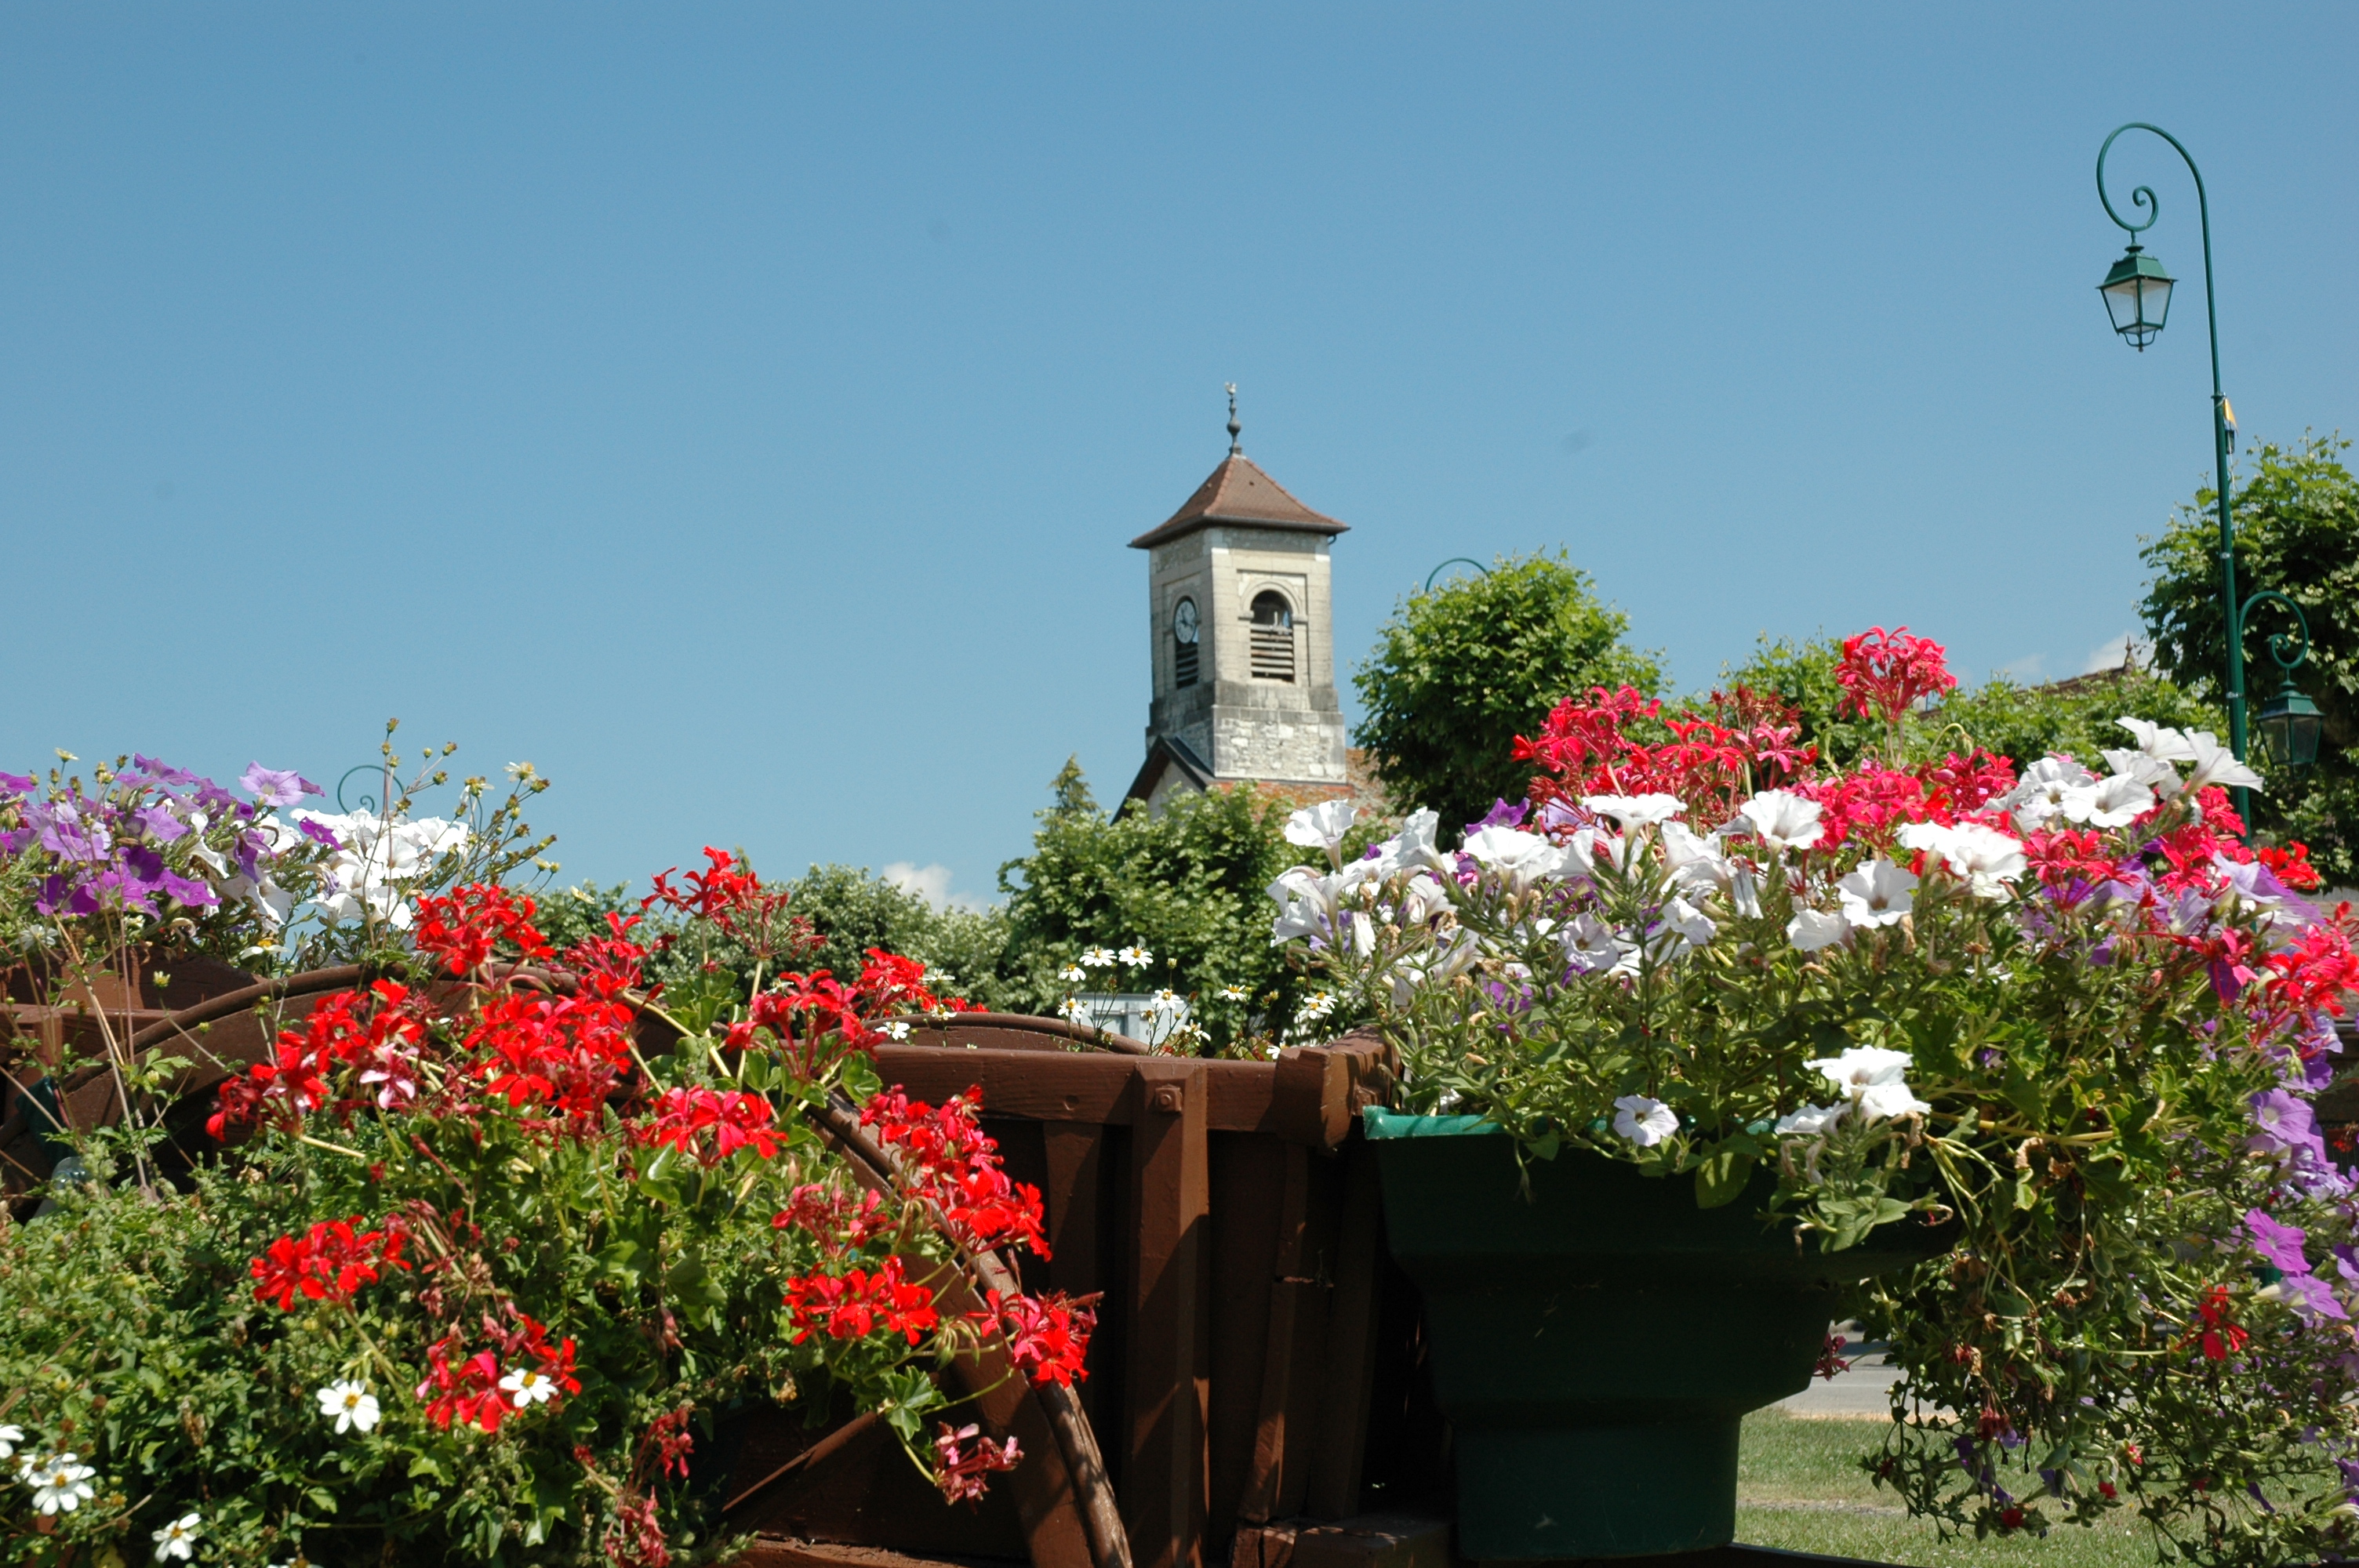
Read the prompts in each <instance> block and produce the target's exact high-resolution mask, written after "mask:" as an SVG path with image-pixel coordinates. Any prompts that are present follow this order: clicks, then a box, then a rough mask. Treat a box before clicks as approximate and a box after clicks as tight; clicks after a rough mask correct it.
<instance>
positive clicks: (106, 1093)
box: [0, 964, 1147, 1568]
mask: <svg viewBox="0 0 2359 1568" xmlns="http://www.w3.org/2000/svg"><path fill="white" fill-rule="evenodd" d="M374 977H375V971H374V970H372V969H369V968H364V967H363V966H360V965H350V964H347V965H339V966H336V967H333V968H321V969H311V970H306V971H304V972H302V973H299V974H294V975H287V976H282V977H279V978H277V979H270V980H260V981H255V982H253V983H251V984H248V985H245V986H241V987H237V988H235V989H228V990H223V991H220V992H218V993H217V994H214V995H211V996H207V997H205V998H203V999H201V1000H198V1001H196V1002H193V1003H191V1004H190V1005H188V1006H185V1007H181V1008H179V1009H176V1010H173V1011H168V1012H165V1013H164V1014H163V1016H161V1017H157V1016H155V1010H146V1009H142V1010H136V1011H134V1010H126V1011H125V1017H124V1022H125V1026H126V1028H127V1027H128V1026H129V1024H130V1022H132V1020H135V1019H136V1020H137V1021H138V1026H137V1027H136V1029H131V1030H130V1031H129V1033H128V1038H127V1039H126V1040H125V1041H124V1042H123V1044H122V1045H121V1046H120V1047H119V1048H120V1049H121V1050H122V1051H124V1052H125V1054H130V1055H136V1054H138V1053H140V1052H142V1051H145V1050H147V1049H149V1048H150V1047H153V1046H157V1045H160V1044H165V1043H167V1042H169V1041H172V1040H174V1039H176V1038H178V1039H185V1040H187V1041H189V1042H190V1044H192V1045H195V1046H196V1048H197V1049H198V1050H200V1051H201V1052H202V1054H203V1056H204V1057H205V1058H207V1059H206V1060H202V1061H201V1062H200V1063H199V1064H198V1065H195V1066H192V1067H190V1069H188V1070H187V1071H185V1072H184V1073H182V1075H181V1076H180V1079H179V1082H178V1083H177V1084H176V1085H175V1086H174V1090H175V1092H174V1095H173V1097H172V1098H173V1107H174V1108H173V1109H172V1110H170V1111H168V1112H167V1115H166V1125H167V1128H168V1130H169V1129H170V1128H171V1127H172V1125H173V1124H174V1123H175V1122H182V1123H185V1122H186V1121H187V1120H188V1119H189V1118H190V1113H189V1112H188V1111H186V1110H182V1109H180V1108H181V1107H192V1108H193V1107H201V1106H202V1105H203V1104H204V1103H205V1101H204V1098H203V1097H204V1096H205V1095H206V1094H207V1093H208V1092H209V1091H211V1090H212V1088H214V1087H216V1086H217V1085H219V1084H220V1083H221V1082H222V1081H223V1080H224V1079H226V1078H227V1077H229V1076H232V1075H233V1074H234V1073H235V1072H237V1071H238V1070H240V1069H241V1068H242V1067H245V1066H248V1065H253V1064H254V1063H256V1062H260V1061H264V1060H266V1059H267V1058H268V1056H269V1054H270V1051H271V1048H272V1044H273V1042H274V1039H275V1033H274V1032H273V1031H272V1030H270V1029H268V1028H266V1027H263V1026H262V1022H261V1020H260V1019H259V1017H256V1018H255V1026H254V1027H253V1028H252V1029H250V1030H245V1029H240V1030H236V1031H233V1032H229V1033H225V1034H224V1035H223V1037H222V1038H221V1039H220V1040H219V1041H218V1042H217V1043H216V1042H214V1041H212V1040H210V1039H208V1038H207V1037H206V1036H205V1035H202V1034H200V1033H198V1032H199V1031H200V1030H201V1029H203V1028H204V1027H205V1026H208V1025H211V1024H213V1023H216V1022H220V1021H223V1020H225V1019H232V1018H237V1017H239V1016H240V1015H243V1014H250V1013H254V1012H255V1011H256V1010H258V1009H260V1008H262V1007H263V1006H265V1005H266V1004H270V1003H284V1002H290V1001H297V1000H306V999H310V998H313V997H319V996H325V995H328V994H331V993H332V992H335V991H340V990H346V989H351V988H353V987H354V986H357V985H361V984H364V983H365V982H366V981H368V980H369V979H373V978H374ZM502 978H504V979H517V980H521V981H523V982H524V983H525V984H527V985H528V986H533V987H536V988H538V989H549V990H558V991H571V990H572V989H576V988H575V985H574V983H573V982H572V979H571V977H570V976H562V975H557V974H553V973H550V972H549V971H546V970H539V969H534V968H517V969H515V970H510V971H507V972H506V973H505V974H504V975H503V977H502ZM622 1000H625V1001H627V1002H630V1003H632V1004H633V1005H634V1006H636V1007H638V1008H640V1009H642V1010H645V1009H646V1008H647V999H646V998H645V997H642V996H638V995H636V993H625V996H624V998H623V999H622ZM110 1011H112V1010H110ZM966 1016H967V1017H968V1018H970V1019H971V1020H973V1022H978V1023H986V1024H990V1025H995V1026H998V1027H1001V1028H1005V1029H1007V1030H1009V1031H1010V1032H1011V1033H1014V1032H1017V1031H1021V1032H1023V1033H1029V1034H1032V1035H1036V1036H1037V1035H1039V1034H1042V1033H1048V1034H1050V1035H1061V1036H1063V1037H1065V1038H1067V1039H1070V1040H1071V1042H1072V1043H1073V1044H1074V1045H1075V1046H1079V1047H1082V1048H1084V1049H1087V1048H1092V1047H1094V1048H1097V1049H1103V1050H1109V1051H1114V1052H1117V1053H1121V1054H1144V1053H1145V1052H1146V1051H1147V1047H1146V1046H1144V1045H1142V1044H1139V1043H1138V1042H1136V1041H1133V1040H1128V1039H1125V1038H1124V1037H1122V1036H1119V1035H1114V1034H1109V1033H1106V1032H1104V1031H1103V1030H1097V1029H1093V1028H1090V1027H1089V1026H1087V1025H1076V1024H1068V1023H1065V1022H1062V1021H1059V1020H1048V1019H1036V1018H1020V1017H1017V1016H1016V1015H1002V1014H970V1015H966ZM640 1020H641V1028H642V1030H643V1031H645V1030H649V1029H652V1030H653V1031H655V1032H658V1033H660V1034H662V1035H663V1036H665V1037H667V1038H669V1036H670V1035H671V1034H672V1033H673V1032H672V1030H671V1029H670V1027H669V1020H668V1019H666V1018H665V1017H664V1016H663V1015H662V1014H661V1013H660V1012H656V1011H641V1013H640ZM16 1101H17V1103H16V1106H15V1107H14V1108H12V1109H11V1112H10V1115H9V1117H8V1118H7V1119H6V1120H5V1122H0V1149H5V1148H6V1147H7V1145H8V1144H9V1142H10V1141H12V1140H15V1139H17V1138H19V1137H20V1136H23V1135H25V1134H27V1133H31V1134H33V1135H35V1136H36V1137H38V1136H39V1135H40V1133H41V1132H42V1131H43V1129H42V1128H40V1127H38V1125H36V1124H35V1122H34V1119H35V1118H39V1119H42V1120H47V1119H48V1117H47V1116H46V1115H44V1113H43V1111H42V1110H41V1109H40V1108H39V1107H38V1105H37V1104H36V1103H35V1102H34V1098H33V1096H32V1095H31V1094H30V1092H29V1091H27V1090H23V1089H21V1088H20V1092H19V1093H18V1095H17V1097H16ZM55 1101H56V1111H55V1112H54V1114H55V1115H56V1116H57V1117H58V1118H59V1119H60V1120H62V1122H63V1124H64V1130H75V1129H81V1128H87V1127H94V1126H101V1125H105V1124H108V1123H111V1122H113V1121H114V1120H115V1119H118V1118H120V1117H121V1116H122V1115H123V1113H124V1103H123V1098H122V1096H121V1094H120V1093H119V1092H118V1090H117V1088H116V1084H115V1080H114V1076H113V1073H112V1071H111V1069H110V1067H109V1065H107V1064H105V1063H100V1064H96V1065H89V1066H85V1067H82V1068H81V1069H79V1070H77V1071H76V1072H75V1073H73V1074H71V1076H68V1077H67V1078H65V1080H64V1081H63V1083H62V1084H61V1085H60V1087H59V1091H58V1092H57V1093H56V1095H55ZM804 1115H805V1117H806V1118H807V1119H809V1120H810V1122H811V1123H812V1125H813V1126H814V1128H815V1129H816V1130H818V1131H819V1132H820V1133H821V1137H822V1138H824V1139H825V1140H826V1141H828V1143H829V1144H830V1145H831V1146H832V1147H833V1148H835V1149H836V1150H837V1151H838V1152H840V1153H842V1154H843V1156H844V1157H845V1159H846V1160H847V1162H849V1164H850V1165H851V1168H852V1171H853V1176H854V1178H855V1179H856V1180H858V1181H859V1182H860V1183H861V1184H862V1185H864V1186H865V1187H869V1188H871V1189H874V1190H877V1191H880V1192H887V1193H889V1192H890V1191H891V1190H892V1188H893V1186H894V1183H895V1178H896V1177H897V1174H898V1173H899V1165H898V1162H897V1157H896V1156H895V1155H894V1154H893V1153H892V1152H889V1151H887V1150H885V1149H883V1148H881V1147H880V1146H879V1145H878V1144H877V1143H876V1142H875V1141H874V1140H873V1139H871V1138H870V1137H869V1136H868V1134H867V1133H866V1131H865V1130H864V1129H863V1128H862V1127H861V1125H860V1118H859V1113H858V1110H857V1108H855V1107H853V1105H852V1103H851V1102H850V1101H849V1100H848V1099H846V1098H844V1097H843V1096H842V1095H841V1094H837V1095H835V1096H833V1097H832V1098H831V1102H830V1103H829V1104H827V1105H825V1106H821V1107H807V1108H804ZM58 1130H59V1129H56V1128H50V1129H48V1131H49V1133H50V1134H52V1135H54V1134H55V1133H56V1132H57V1131H58ZM182 1130H185V1127H183V1128H182ZM207 1141H208V1142H210V1141H211V1140H210V1139H208V1140H207ZM174 1144H175V1147H179V1145H178V1141H177V1140H175V1141H174ZM181 1153H182V1154H183V1156H184V1157H193V1153H194V1152H193V1151H190V1150H187V1149H182V1150H181ZM961 1261H962V1264H963V1268H962V1269H961V1270H957V1271H953V1272H952V1274H951V1280H950V1281H949V1282H948V1283H947V1284H945V1285H944V1286H943V1287H942V1288H941V1289H940V1290H938V1291H937V1292H936V1294H937V1297H938V1299H939V1300H940V1303H941V1305H942V1309H943V1311H944V1312H946V1313H949V1314H974V1315H977V1316H982V1315H985V1313H984V1302H983V1299H982V1293H983V1292H987V1291H996V1292H999V1293H1001V1294H1002V1295H1013V1294H1015V1293H1016V1292H1017V1290H1018V1289H1019V1286H1018V1283H1017V1281H1016V1274H1015V1271H1013V1270H1012V1269H1010V1268H1009V1267H1008V1265H1007V1264H1006V1261H1005V1260H1002V1259H1001V1258H999V1257H998V1256H997V1255H996V1254H995V1253H992V1252H989V1251H979V1252H966V1253H963V1255H962V1259H961ZM950 1376H951V1379H952V1380H953V1381H954V1382H955V1383H957V1384H958V1385H959V1386H960V1388H961V1390H962V1391H963V1392H964V1394H965V1395H966V1397H967V1398H969V1399H971V1400H973V1401H974V1404H975V1407H976V1411H977V1413H978V1414H979V1415H980V1416H981V1417H982V1420H983V1423H984V1424H985V1425H986V1426H987V1427H988V1428H989V1429H990V1430H991V1432H992V1433H993V1435H994V1436H995V1437H998V1438H1006V1437H1007V1436H1011V1435H1012V1436H1014V1437H1015V1438H1016V1441H1017V1443H1018V1444H1019V1445H1020V1447H1021V1448H1022V1450H1023V1452H1024V1454H1025V1456H1026V1460H1025V1462H1024V1463H1022V1464H1019V1465H1017V1467H1016V1471H1015V1473H1014V1475H1013V1476H1011V1482H1012V1487H1013V1490H1014V1493H1015V1500H1016V1510H1017V1513H1018V1516H1019V1518H1020V1519H1021V1520H1022V1524H1023V1530H1024V1534H1025V1537H1026V1542H1027V1547H1028V1549H1029V1552H1030V1557H1031V1561H1032V1563H1034V1565H1035V1568H1131V1559H1130V1549H1129V1543H1128V1541H1127V1538H1126V1537H1125V1534H1124V1531H1123V1525H1122V1517H1121V1512H1120V1509H1119V1508H1118V1507H1117V1505H1116V1503H1115V1499H1114V1488H1113V1486H1112V1484H1111V1483H1110V1482H1109V1481H1108V1479H1107V1476H1106V1472H1105V1464H1104V1460H1103V1456H1102V1455H1101V1454H1100V1452H1099V1448H1098V1444H1097V1437H1096V1433H1094V1432H1093V1430H1092V1428H1091V1425H1090V1421H1089V1416H1088V1414H1087V1412H1085V1411H1083V1410H1082V1405H1081V1402H1080V1400H1077V1399H1076V1398H1075V1397H1074V1395H1073V1391H1072V1390H1071V1389H1070V1388H1066V1387H1063V1386H1061V1385H1057V1384H1051V1385H1049V1387H1047V1388H1045V1389H1041V1388H1035V1387H1033V1386H1032V1385H1031V1384H1030V1382H1029V1380H1028V1379H1026V1378H1025V1377H1023V1376H1022V1375H1021V1373H1020V1372H1018V1371H1017V1370H1016V1368H1015V1366H1014V1364H1013V1362H1012V1360H1011V1359H1010V1357H1009V1356H1008V1354H1007V1348H1006V1343H1005V1341H1004V1340H994V1341H992V1342H988V1343H986V1344H984V1346H982V1347H981V1349H980V1350H979V1351H978V1352H976V1353H972V1354H968V1355H963V1356H961V1357H957V1358H955V1359H954V1360H953V1362H952V1363H951V1368H950ZM876 1424H877V1423H876V1422H875V1418H874V1417H873V1416H870V1415H863V1416H859V1417H855V1418H853V1420H852V1421H850V1422H845V1423H844V1424H843V1425H841V1426H839V1427H838V1428H837V1429H836V1430H835V1431H833V1432H832V1433H828V1434H826V1435H825V1436H824V1437H822V1438H821V1440H820V1441H819V1442H818V1443H816V1444H812V1445H811V1446H810V1447H809V1448H807V1449H805V1450H804V1451H803V1452H802V1453H801V1454H798V1455H796V1456H795V1457H794V1458H792V1459H790V1460H788V1462H787V1463H786V1464H784V1465H779V1466H777V1467H775V1468H774V1469H772V1470H771V1471H770V1472H769V1473H768V1474H766V1475H764V1476H760V1477H759V1478H757V1479H756V1480H754V1481H753V1482H752V1483H751V1484H750V1485H744V1486H733V1487H732V1488H731V1493H732V1495H730V1496H729V1497H728V1498H725V1499H724V1501H723V1507H722V1515H723V1519H726V1518H727V1517H728V1516H729V1515H730V1514H732V1513H734V1512H737V1511H739V1510H740V1509H743V1508H744V1507H745V1505H746V1504H748V1503H749V1502H752V1501H755V1500H756V1499H757V1498H760V1497H761V1496H762V1495H763V1494H764V1493H765V1492H766V1491H767V1490H768V1489H769V1488H771V1487H774V1486H775V1485H776V1484H777V1483H778V1482H780V1481H782V1480H784V1479H785V1478H787V1476H789V1475H791V1474H794V1473H796V1472H798V1471H802V1470H808V1469H810V1468H812V1467H814V1466H816V1465H821V1464H823V1463H824V1462H825V1461H826V1460H827V1459H829V1458H830V1457H832V1456H833V1455H835V1454H839V1453H841V1452H842V1451H843V1449H844V1447H845V1446H846V1445H847V1444H851V1443H853V1442H854V1441H855V1440H857V1439H858V1438H859V1437H861V1436H862V1435H864V1433H866V1432H868V1431H869V1430H870V1429H872V1428H874V1427H875V1425H876ZM765 1555H770V1554H769V1553H766V1552H763V1551H762V1550H761V1549H760V1548H758V1547H757V1549H756V1552H754V1553H753V1555H752V1556H751V1557H749V1558H748V1559H746V1560H745V1561H746V1562H747V1563H759V1562H760V1561H761V1560H762V1558H763V1557H764V1556H765Z"/></svg>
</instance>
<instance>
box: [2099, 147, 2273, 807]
mask: <svg viewBox="0 0 2359 1568" xmlns="http://www.w3.org/2000/svg"><path fill="white" fill-rule="evenodd" d="M2122 131H2152V132H2153V133H2154V134H2155V135H2158V136H2160V137H2161V138H2162V139H2163V140H2164V141H2166V142H2169V144H2170V146H2171V148H2172V150H2173V151H2175V152H2177V153H2178V154H2179V156H2180V159H2181V160H2183V161H2184V162H2185V163H2186V165H2187V172H2188V173H2190V174H2191V175H2193V176H2194V177H2195V206H2196V211H2197V212H2198V214H2199V215H2200V216H2201V220H2202V224H2203V313H2204V317H2205V320H2206V323H2207V325H2208V326H2209V327H2210V328H2211V332H2212V466H2213V471H2214V474H2215V476H2216V477H2215V479H2214V481H2213V482H2214V485H2215V487H2216V489H2217V490H2218V492H2219V503H2220V608H2221V612H2222V615H2223V617H2224V619H2225V621H2226V622H2227V634H2228V749H2229V751H2230V752H2233V753H2234V756H2235V759H2236V760H2237V761H2238V762H2243V761H2244V760H2245V624H2244V614H2243V610H2244V607H2243V605H2242V604H2241V603H2239V602H2238V600H2237V598H2236V525H2235V524H2234V522H2233V521H2231V519H2230V517H2229V511H2228V404H2227V398H2226V397H2225V396H2224V395H2223V394H2222V392H2221V391H2220V308H2219V306H2218V305H2217V303H2215V301H2214V300H2213V297H2212V200H2211V198H2210V197H2209V196H2207V195H2206V194H2205V193H2204V190H2203V171H2202V170H2201V169H2200V168H2196V167H2195V159H2194V157H2193V156H2192V155H2190V153H2189V152H2188V150H2187V149H2186V148H2185V147H2184V146H2180V141H2179V138H2178V137H2177V136H2174V135H2171V134H2170V133H2169V131H2166V130H2164V129H2163V128H2162V127H2161V126H2160V125H2149V124H2147V123H2146V122H2145V121H2143V120H2133V121H2131V122H2130V123H2129V124H2126V125H2124V126H2122V127H2121V129H2120V130H2117V131H2115V132H2114V135H2112V136H2107V137H2106V138H2105V145H2104V146H2102V147H2099V148H2098V149H2097V200H2100V201H2104V204H2105V211H2106V213H2107V214H2108V215H2110V216H2111V217H2112V218H2113V220H2114V222H2116V223H2122V219H2121V215H2120V214H2119V213H2116V212H2114V204H2113V202H2112V201H2111V200H2108V199H2107V198H2106V196H2105V151H2106V148H2109V147H2111V146H2113V145H2114V136H2118V135H2121V134H2122ZM2141 196H2142V197H2144V198H2145V200H2143V201H2139V200H2137V198H2138V197H2141ZM2131 200H2132V201H2133V202H2134V203H2135V204H2136V205H2138V206H2144V207H2151V208H2152V209H2153V211H2154V216H2155V217H2156V218H2158V217H2160V216H2161V215H2162V211H2161V209H2160V208H2159V207H2158V206H2155V205H2154V192H2153V191H2151V190H2148V189H2146V188H2145V187H2143V186H2141V187H2139V189H2137V191H2136V193H2135V194H2134V195H2133V196H2132V198H2131ZM2152 222H2154V218H2148V219H2147V222H2146V224H2140V225H2138V226H2137V228H2144V227H2146V226H2147V224H2151V223H2152ZM2122 227H2124V228H2125V229H2130V230H2131V232H2133V233H2136V232H2137V228H2131V226H2130V225H2129V224H2127V223H2122ZM2252 808H2253V802H2252V792H2251V791H2250V790H2246V789H2239V790H2237V791H2236V815H2237V816H2241V817H2244V818H2245V821H2246V823H2247V824H2248V825H2249V823H2250V822H2251V820H2252Z"/></svg>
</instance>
